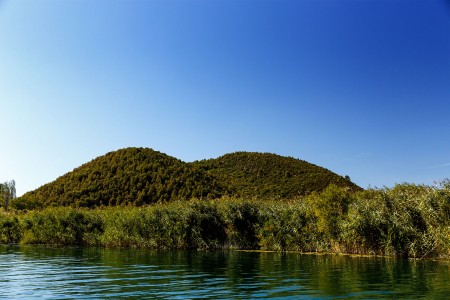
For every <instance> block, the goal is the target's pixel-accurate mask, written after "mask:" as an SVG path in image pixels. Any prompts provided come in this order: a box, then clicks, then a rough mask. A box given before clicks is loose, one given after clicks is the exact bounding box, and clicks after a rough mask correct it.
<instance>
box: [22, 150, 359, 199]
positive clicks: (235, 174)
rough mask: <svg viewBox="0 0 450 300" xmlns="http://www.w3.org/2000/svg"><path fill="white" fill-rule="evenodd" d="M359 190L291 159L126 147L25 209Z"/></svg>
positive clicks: (48, 187) (49, 187)
mask: <svg viewBox="0 0 450 300" xmlns="http://www.w3.org/2000/svg"><path fill="white" fill-rule="evenodd" d="M332 183H333V184H336V185H338V186H344V187H348V188H350V189H353V190H355V189H360V188H359V187H358V186H356V185H355V184H354V183H352V182H351V181H350V180H348V179H344V178H343V177H341V176H339V175H337V174H335V173H333V172H331V171H329V170H327V169H324V168H322V167H319V166H316V165H313V164H310V163H308V162H305V161H302V160H299V159H295V158H292V157H283V156H279V155H276V154H270V153H255V152H236V153H231V154H226V155H224V156H221V157H219V158H216V159H208V160H201V161H195V162H192V163H186V162H183V161H181V160H179V159H177V158H174V157H171V156H169V155H166V154H164V153H161V152H158V151H155V150H152V149H149V148H125V149H121V150H117V151H113V152H109V153H107V154H105V155H103V156H100V157H97V158H96V159H94V160H92V161H90V162H88V163H86V164H83V165H82V166H80V167H78V168H76V169H74V170H73V171H72V172H69V173H67V174H65V175H63V176H61V177H59V178H57V179H56V180H55V181H53V182H50V183H48V184H45V185H43V186H42V187H40V188H38V189H36V190H34V191H31V192H28V193H26V194H25V195H23V196H22V197H21V198H19V199H17V203H18V204H19V203H21V206H23V207H26V206H28V205H30V204H32V206H33V207H43V206H52V205H57V206H59V205H61V206H81V207H97V206H116V205H143V204H150V203H155V202H164V201H170V200H183V199H191V198H207V199H214V198H219V197H222V196H226V195H229V196H240V197H258V198H272V199H273V198H292V197H295V196H301V195H306V194H308V193H311V192H313V191H321V190H323V189H324V188H326V187H327V186H328V185H329V184H332Z"/></svg>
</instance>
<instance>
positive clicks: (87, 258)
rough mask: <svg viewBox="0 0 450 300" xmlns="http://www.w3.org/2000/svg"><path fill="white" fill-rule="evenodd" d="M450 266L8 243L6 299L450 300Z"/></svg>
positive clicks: (3, 252)
mask: <svg viewBox="0 0 450 300" xmlns="http://www.w3.org/2000/svg"><path fill="white" fill-rule="evenodd" d="M449 269H450V263H448V262H434V261H410V260H399V259H392V258H364V257H349V256H335V255H305V254H297V253H284V254H283V253H258V252H238V251H213V252H188V251H162V252H158V251H148V250H136V249H126V250H125V249H99V248H55V247H43V246H0V274H1V280H0V298H2V299H33V298H39V299H74V298H83V299H99V298H102V299H111V298H128V299H142V298H145V299H205V298H208V299H211V298H216V299H243V298H247V299H255V298H270V299H291V298H295V299H339V298H340V299H350V298H351V299H383V298H405V299H406V298H407V299H448V298H447V297H448V296H449V295H450V272H449Z"/></svg>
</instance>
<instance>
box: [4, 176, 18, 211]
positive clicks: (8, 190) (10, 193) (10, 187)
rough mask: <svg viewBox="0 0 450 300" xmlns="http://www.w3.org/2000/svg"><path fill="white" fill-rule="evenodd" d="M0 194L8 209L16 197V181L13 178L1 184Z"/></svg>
mask: <svg viewBox="0 0 450 300" xmlns="http://www.w3.org/2000/svg"><path fill="white" fill-rule="evenodd" d="M0 194H1V197H2V198H3V204H4V206H5V210H8V207H9V204H10V203H11V201H12V200H13V199H15V198H16V182H15V181H14V180H11V181H9V182H4V183H2V184H0Z"/></svg>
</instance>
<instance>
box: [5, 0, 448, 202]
mask: <svg viewBox="0 0 450 300" xmlns="http://www.w3.org/2000/svg"><path fill="white" fill-rule="evenodd" d="M0 111H1V115H0V129H1V144H0V181H1V182H3V181H7V180H11V179H14V180H16V185H17V192H18V194H19V195H20V194H23V193H25V192H27V191H29V190H32V189H35V188H37V187H39V186H41V185H42V184H44V183H47V182H50V181H53V180H54V179H56V178H57V177H58V176H60V175H63V174H65V173H67V172H69V171H71V170H72V169H73V168H75V167H77V166H79V165H81V164H82V163H85V162H88V161H90V160H91V159H93V158H95V157H97V156H100V155H103V154H105V153H107V152H109V151H113V150H117V149H120V148H124V147H135V146H138V147H150V148H153V149H155V150H158V151H161V152H164V153H167V154H169V155H171V156H175V157H177V158H180V159H182V160H184V161H193V160H198V159H204V158H212V157H218V156H220V155H223V154H225V153H229V152H234V151H259V152H272V153H277V154H280V155H287V156H293V157H296V158H300V159H303V160H306V161H309V162H311V163H314V164H317V165H320V166H323V167H325V168H327V169H330V170H331V171H334V172H336V173H338V174H340V175H349V176H350V178H351V179H352V180H353V181H354V182H355V183H357V184H359V185H360V186H362V187H364V188H366V187H368V186H372V187H383V186H388V187H389V186H393V185H394V184H395V183H402V182H411V183H417V184H422V183H425V184H433V182H435V181H440V180H442V179H444V178H448V177H450V1H446V0H416V1H414V0H404V1H401V0H378V1H377V0H353V1H350V0H347V1H346V0H339V1H338V0H294V1H288V0H273V1H264V0H261V1H257V0H253V1H250V0H239V1H238V0H224V1H221V0H180V1H171V0H161V1H152V0H146V1H145V0H143V1H132V0H85V1H82V0H79V1H71V0H66V1H61V0H53V1H51V0H41V1H33V0H29V1H25V0H22V1H18V0H14V1H2V0H0Z"/></svg>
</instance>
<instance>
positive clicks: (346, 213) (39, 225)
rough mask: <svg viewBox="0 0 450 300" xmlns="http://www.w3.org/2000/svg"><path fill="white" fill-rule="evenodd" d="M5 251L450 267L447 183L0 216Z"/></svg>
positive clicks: (449, 194) (57, 209)
mask: <svg viewBox="0 0 450 300" xmlns="http://www.w3.org/2000/svg"><path fill="white" fill-rule="evenodd" d="M0 243H3V244H8V243H22V244H52V245H82V246H102V247H136V248H152V249H218V248H229V249H247V250H272V251H301V252H334V253H351V254H365V255H366V254H368V255H387V256H401V257H410V258H438V259H450V182H449V181H444V182H442V183H441V184H439V185H436V186H424V185H411V184H401V185H397V186H395V187H393V188H383V189H369V190H365V191H359V192H351V191H348V190H346V189H345V188H339V187H337V186H334V185H331V186H329V187H328V188H327V189H325V190H324V191H323V192H321V193H313V194H311V195H309V196H307V197H302V198H296V199H291V200H264V201H260V200H257V199H237V198H222V199H219V200H199V199H193V200H190V201H174V202H167V203H158V204H155V205H152V206H145V207H144V206H142V207H127V206H120V207H103V208H97V209H84V208H74V207H51V208H45V209H42V210H32V211H8V212H1V213H0Z"/></svg>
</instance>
